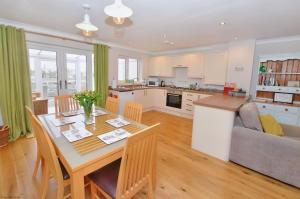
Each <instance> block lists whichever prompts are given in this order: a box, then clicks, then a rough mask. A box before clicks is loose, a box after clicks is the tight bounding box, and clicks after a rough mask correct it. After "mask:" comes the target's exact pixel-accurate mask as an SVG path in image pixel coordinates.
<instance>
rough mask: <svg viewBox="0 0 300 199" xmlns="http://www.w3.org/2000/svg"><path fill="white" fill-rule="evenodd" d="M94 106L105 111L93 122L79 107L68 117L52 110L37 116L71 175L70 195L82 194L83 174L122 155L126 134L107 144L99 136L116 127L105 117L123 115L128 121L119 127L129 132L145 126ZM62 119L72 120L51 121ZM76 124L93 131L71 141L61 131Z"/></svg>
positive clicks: (74, 198)
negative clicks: (59, 123) (120, 138)
mask: <svg viewBox="0 0 300 199" xmlns="http://www.w3.org/2000/svg"><path fill="white" fill-rule="evenodd" d="M96 109H97V110H100V111H102V112H104V113H105V114H101V115H98V116H97V115H95V116H93V122H92V124H86V123H85V122H84V115H83V113H82V112H79V111H78V113H77V114H74V115H73V116H68V117H66V116H62V115H57V114H54V113H53V114H45V115H39V116H38V117H39V120H40V121H41V123H42V125H43V126H44V127H45V129H46V130H47V132H48V133H49V135H50V138H51V141H52V143H53V145H54V148H55V150H56V153H57V156H58V158H59V159H60V161H61V162H62V164H63V165H64V167H65V168H66V170H67V172H68V174H69V175H70V183H71V197H72V199H83V198H85V185H84V179H85V176H87V175H88V174H90V173H92V172H94V171H96V170H98V169H100V168H102V167H104V166H105V165H108V164H109V163H111V162H113V161H115V160H117V159H119V158H121V157H122V154H123V149H124V146H125V142H126V138H125V139H122V140H120V141H117V142H114V143H112V144H106V143H105V142H103V141H102V140H101V139H99V138H98V136H99V135H103V134H105V133H108V132H111V131H114V130H116V129H118V128H116V127H114V126H112V125H111V124H109V123H108V122H107V121H108V120H111V119H115V118H122V119H124V120H126V121H128V122H129V124H128V125H126V126H123V127H121V128H122V129H124V130H126V131H127V132H129V133H130V134H134V133H137V132H139V131H141V130H143V129H145V128H147V126H146V125H143V124H141V123H138V122H135V121H132V120H129V119H127V118H124V117H123V116H122V115H117V114H114V113H111V112H109V111H108V110H106V109H103V108H96ZM71 115H72V114H71ZM64 119H68V121H69V122H70V121H73V122H72V123H67V124H65V125H60V126H58V125H56V124H55V122H53V121H55V120H58V121H60V120H62V121H63V120H64ZM76 128H77V129H81V128H84V129H85V130H87V131H89V132H91V133H92V135H91V136H89V137H86V138H83V139H80V140H78V141H74V142H70V141H69V140H68V139H67V138H66V137H65V136H64V132H66V131H69V130H71V129H76Z"/></svg>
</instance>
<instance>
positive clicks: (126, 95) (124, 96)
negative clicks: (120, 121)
mask: <svg viewBox="0 0 300 199" xmlns="http://www.w3.org/2000/svg"><path fill="white" fill-rule="evenodd" d="M117 93H118V94H117V95H118V98H119V99H120V105H119V114H122V115H123V114H124V110H125V103H126V102H128V101H129V102H130V101H135V92H134V91H127V92H117Z"/></svg>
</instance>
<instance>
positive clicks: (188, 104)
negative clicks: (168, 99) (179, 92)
mask: <svg viewBox="0 0 300 199" xmlns="http://www.w3.org/2000/svg"><path fill="white" fill-rule="evenodd" d="M185 105H187V106H193V105H191V104H185Z"/></svg>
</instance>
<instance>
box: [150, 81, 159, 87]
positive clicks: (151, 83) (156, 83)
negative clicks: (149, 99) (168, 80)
mask: <svg viewBox="0 0 300 199" xmlns="http://www.w3.org/2000/svg"><path fill="white" fill-rule="evenodd" d="M148 86H158V82H157V81H148Z"/></svg>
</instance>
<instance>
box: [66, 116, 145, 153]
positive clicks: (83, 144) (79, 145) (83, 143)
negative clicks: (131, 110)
mask: <svg viewBox="0 0 300 199" xmlns="http://www.w3.org/2000/svg"><path fill="white" fill-rule="evenodd" d="M117 117H118V116H116V115H111V114H109V115H102V116H99V117H96V122H95V124H92V125H87V126H86V129H87V130H89V131H90V132H92V133H93V135H92V136H90V137H87V138H84V139H82V140H79V141H76V142H73V143H72V145H73V147H74V148H75V149H76V150H77V151H78V152H79V153H80V154H86V153H89V152H91V151H94V150H96V149H100V148H102V147H104V146H106V145H107V144H105V143H104V142H103V141H102V140H100V139H99V138H97V136H98V135H101V134H104V133H107V132H110V131H113V130H115V129H117V128H114V127H113V126H111V125H110V124H108V123H106V122H105V121H106V120H109V119H114V118H117ZM122 128H123V129H125V130H127V131H128V132H129V133H131V134H134V133H137V132H138V131H140V130H142V128H141V127H138V126H137V125H135V124H129V125H127V126H123V127H122Z"/></svg>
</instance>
